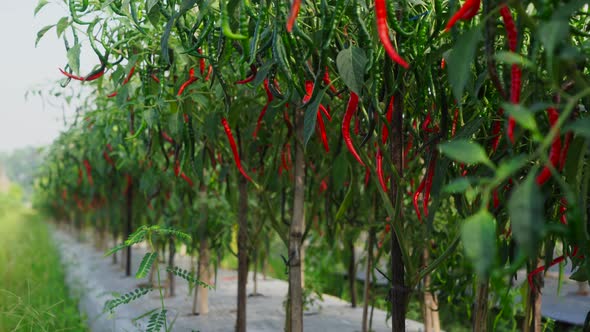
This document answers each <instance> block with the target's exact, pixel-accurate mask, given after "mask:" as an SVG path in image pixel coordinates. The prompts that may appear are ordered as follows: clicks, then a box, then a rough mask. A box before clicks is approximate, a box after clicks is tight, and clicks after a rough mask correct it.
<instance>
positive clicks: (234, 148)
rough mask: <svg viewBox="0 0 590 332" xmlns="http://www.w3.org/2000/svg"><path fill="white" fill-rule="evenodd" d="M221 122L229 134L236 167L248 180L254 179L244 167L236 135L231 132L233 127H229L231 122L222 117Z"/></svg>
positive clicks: (228, 137)
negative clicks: (235, 138)
mask: <svg viewBox="0 0 590 332" xmlns="http://www.w3.org/2000/svg"><path fill="white" fill-rule="evenodd" d="M221 124H222V125H223V129H224V130H225V134H226V135H227V139H228V140H229V146H230V147H231V150H232V153H233V155H234V161H235V163H236V167H237V168H238V171H240V173H242V175H243V176H244V177H245V178H246V179H247V180H248V181H252V179H251V178H250V176H248V174H247V173H246V171H245V170H244V168H243V167H242V161H241V160H240V154H239V153H238V146H237V145H236V141H235V140H234V135H232V133H231V128H230V127H229V123H228V122H227V119H226V118H221Z"/></svg>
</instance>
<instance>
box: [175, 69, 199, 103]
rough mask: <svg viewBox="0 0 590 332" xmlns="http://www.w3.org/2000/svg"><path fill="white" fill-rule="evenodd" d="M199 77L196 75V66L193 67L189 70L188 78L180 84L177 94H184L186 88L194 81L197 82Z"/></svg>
mask: <svg viewBox="0 0 590 332" xmlns="http://www.w3.org/2000/svg"><path fill="white" fill-rule="evenodd" d="M197 79H198V78H197V77H196V76H195V69H194V68H191V69H190V70H189V71H188V80H186V81H185V82H184V83H182V85H181V86H180V89H178V94H177V96H180V95H182V93H183V92H184V89H186V88H187V87H188V86H189V85H191V84H193V83H194V82H196V81H197Z"/></svg>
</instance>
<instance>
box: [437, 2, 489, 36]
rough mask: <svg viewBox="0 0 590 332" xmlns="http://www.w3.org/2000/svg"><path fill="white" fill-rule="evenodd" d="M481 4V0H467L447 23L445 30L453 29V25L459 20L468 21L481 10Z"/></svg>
mask: <svg viewBox="0 0 590 332" xmlns="http://www.w3.org/2000/svg"><path fill="white" fill-rule="evenodd" d="M480 6H481V0H467V1H465V3H464V4H463V6H461V8H460V9H459V10H458V11H457V12H456V13H455V14H454V15H453V17H451V20H450V21H449V23H447V25H446V27H445V32H448V31H449V30H451V28H452V27H453V25H455V23H457V21H459V20H463V21H468V20H470V19H472V18H473V17H474V16H475V15H476V14H477V12H478V11H479V7H480Z"/></svg>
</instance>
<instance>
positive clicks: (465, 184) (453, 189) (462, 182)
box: [442, 177, 475, 194]
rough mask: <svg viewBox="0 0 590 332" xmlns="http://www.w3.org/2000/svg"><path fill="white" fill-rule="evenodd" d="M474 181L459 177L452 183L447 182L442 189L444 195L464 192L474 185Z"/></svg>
mask: <svg viewBox="0 0 590 332" xmlns="http://www.w3.org/2000/svg"><path fill="white" fill-rule="evenodd" d="M474 180H475V179H472V178H469V177H461V178H457V179H454V180H453V181H451V182H449V183H448V184H447V185H446V186H444V188H443V190H442V191H443V192H444V193H448V194H460V193H463V192H465V190H467V189H468V188H469V187H471V185H472V184H473V183H474Z"/></svg>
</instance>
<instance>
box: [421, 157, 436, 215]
mask: <svg viewBox="0 0 590 332" xmlns="http://www.w3.org/2000/svg"><path fill="white" fill-rule="evenodd" d="M435 170H436V154H434V155H433V156H432V159H431V160H430V165H429V166H428V175H427V177H426V184H425V188H424V196H423V199H424V200H423V201H422V207H423V209H424V217H428V202H429V201H430V191H431V190H432V179H433V177H434V172H435Z"/></svg>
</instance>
